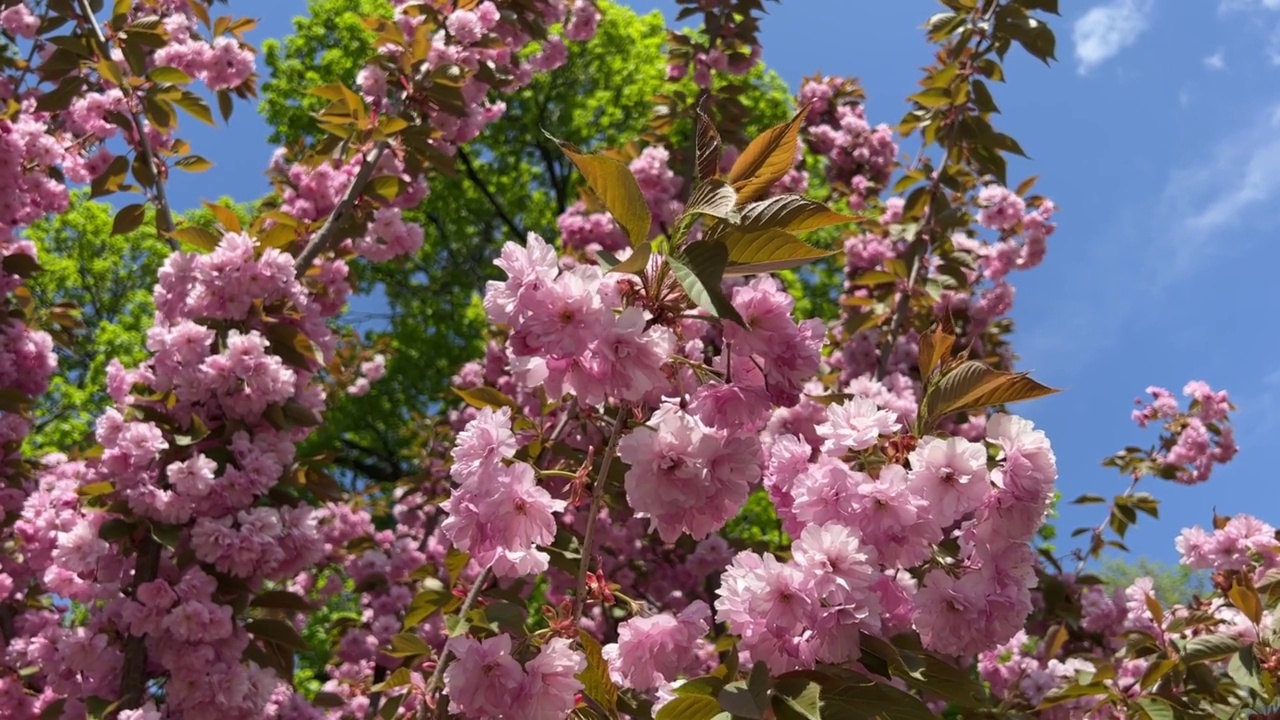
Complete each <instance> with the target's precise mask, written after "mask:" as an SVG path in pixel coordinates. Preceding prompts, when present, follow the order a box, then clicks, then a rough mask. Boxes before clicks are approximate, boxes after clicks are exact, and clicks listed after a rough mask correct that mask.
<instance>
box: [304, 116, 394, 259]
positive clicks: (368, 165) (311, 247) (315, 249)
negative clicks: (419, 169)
mask: <svg viewBox="0 0 1280 720" xmlns="http://www.w3.org/2000/svg"><path fill="white" fill-rule="evenodd" d="M389 147H390V143H388V142H387V141H385V140H383V141H382V142H380V143H378V144H377V145H375V146H374V148H373V152H371V153H369V154H368V155H367V156H365V158H364V161H363V162H362V163H361V164H360V170H359V171H358V172H356V176H355V177H354V178H352V179H351V185H350V186H349V187H347V191H346V192H345V193H343V195H342V199H341V200H339V201H338V204H337V206H336V207H334V208H333V212H331V213H329V217H328V218H327V219H325V221H324V225H321V226H320V229H319V230H318V231H317V232H316V234H315V235H314V236H312V238H311V241H310V242H308V243H307V246H306V248H304V249H303V250H302V253H301V254H300V255H298V261H297V262H296V263H294V269H295V270H297V272H298V275H302V274H303V273H305V272H306V271H307V270H308V269H309V268H310V267H311V263H313V262H315V259H316V258H317V257H320V253H322V252H324V251H325V250H328V249H329V246H330V245H332V244H334V243H335V242H337V241H338V231H339V228H340V227H341V223H342V221H343V220H344V219H345V218H346V216H347V214H348V213H350V212H351V211H352V210H354V209H355V206H356V201H358V200H359V199H360V196H361V194H363V193H364V188H365V186H366V185H368V184H369V179H370V178H372V177H373V171H374V170H376V169H377V166H378V162H379V161H380V160H382V155H383V153H385V152H386V151H387V149H388V148H389Z"/></svg>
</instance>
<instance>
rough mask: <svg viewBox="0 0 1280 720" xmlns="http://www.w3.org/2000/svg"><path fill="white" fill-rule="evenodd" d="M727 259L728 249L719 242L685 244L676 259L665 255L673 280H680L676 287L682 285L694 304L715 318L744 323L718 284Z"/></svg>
mask: <svg viewBox="0 0 1280 720" xmlns="http://www.w3.org/2000/svg"><path fill="white" fill-rule="evenodd" d="M728 261H729V250H728V248H726V247H725V246H724V245H722V244H721V243H712V242H706V241H699V242H696V243H693V244H692V245H690V246H688V247H686V248H685V249H684V251H683V252H682V253H681V254H680V257H679V258H676V257H674V256H673V257H668V258H667V263H668V264H669V265H670V266H671V270H672V272H674V273H675V275H676V280H679V281H680V287H682V288H684V291H685V293H686V294H687V295H688V296H689V299H690V300H692V301H693V303H694V304H695V305H697V306H698V307H700V308H702V309H703V310H706V311H707V312H709V313H712V314H713V315H715V316H716V317H718V318H723V319H726V320H732V321H733V322H735V323H737V324H739V325H743V326H745V325H746V323H744V322H743V320H742V316H741V315H739V314H738V311H737V309H736V308H734V307H733V303H731V302H729V298H728V297H727V296H726V295H725V294H724V289H723V288H722V287H721V286H720V283H721V281H722V278H724V270H725V265H726V264H727V263H728Z"/></svg>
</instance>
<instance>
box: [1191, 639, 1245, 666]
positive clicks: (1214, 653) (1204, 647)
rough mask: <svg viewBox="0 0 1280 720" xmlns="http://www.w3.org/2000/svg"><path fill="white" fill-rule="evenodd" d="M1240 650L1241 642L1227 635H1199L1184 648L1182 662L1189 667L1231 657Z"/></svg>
mask: <svg viewBox="0 0 1280 720" xmlns="http://www.w3.org/2000/svg"><path fill="white" fill-rule="evenodd" d="M1239 650H1240V641H1239V640H1237V639H1235V638H1233V637H1228V636H1226V635H1199V636H1197V637H1193V638H1191V639H1190V640H1188V641H1187V644H1186V645H1185V646H1184V647H1183V648H1182V661H1183V662H1185V663H1186V664H1188V665H1191V664H1194V663H1198V662H1213V661H1216V660H1222V659H1224V658H1228V657H1231V656H1232V655H1234V654H1235V653H1237V652H1239Z"/></svg>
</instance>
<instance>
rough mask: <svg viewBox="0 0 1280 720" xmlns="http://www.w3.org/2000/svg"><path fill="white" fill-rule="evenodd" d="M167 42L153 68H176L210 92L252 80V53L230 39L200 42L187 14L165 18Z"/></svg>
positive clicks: (191, 17) (231, 87)
mask: <svg viewBox="0 0 1280 720" xmlns="http://www.w3.org/2000/svg"><path fill="white" fill-rule="evenodd" d="M164 29H165V32H167V33H168V36H169V37H168V42H167V43H166V44H165V45H164V47H162V48H160V49H158V50H156V52H155V54H153V55H152V56H151V62H152V64H153V66H154V67H174V68H178V69H179V70H181V71H183V72H185V73H186V74H187V75H190V76H191V77H193V78H196V79H198V80H200V81H201V82H203V83H204V84H205V85H207V86H208V87H209V89H210V90H230V89H233V88H236V87H239V86H240V85H242V84H244V82H245V81H246V80H248V79H249V78H250V77H252V76H253V72H254V64H255V63H254V56H253V51H252V50H250V49H248V48H246V47H243V46H241V44H240V43H239V42H238V41H237V40H236V39H235V38H231V37H219V38H214V40H213V42H209V41H207V40H204V39H202V38H200V37H199V36H198V35H197V34H196V32H195V30H196V19H195V17H194V16H192V15H189V14H185V13H173V14H170V15H167V16H165V19H164Z"/></svg>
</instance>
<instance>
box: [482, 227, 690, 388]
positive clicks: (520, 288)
mask: <svg viewBox="0 0 1280 720" xmlns="http://www.w3.org/2000/svg"><path fill="white" fill-rule="evenodd" d="M497 264H498V266H499V267H501V268H502V269H503V270H504V271H506V273H507V276H508V277H507V280H505V281H490V282H489V283H488V285H487V287H486V291H485V297H484V306H485V309H486V310H487V311H488V313H489V319H490V320H491V321H492V322H494V323H495V324H498V325H504V326H506V327H507V328H509V330H510V340H509V352H510V354H511V368H512V371H513V373H514V374H515V376H516V378H517V380H518V381H519V382H520V383H521V384H523V385H525V386H526V387H537V386H542V387H545V388H546V390H547V394H548V396H552V397H561V396H563V395H565V394H566V393H572V394H574V395H576V396H577V397H578V398H579V400H580V401H581V402H583V403H585V404H588V405H598V404H600V403H602V402H604V400H605V398H606V397H609V398H614V399H617V400H623V401H639V400H642V399H645V398H652V399H653V400H657V399H660V398H661V394H660V393H661V391H662V390H665V389H667V388H668V387H669V385H670V382H669V380H668V377H667V373H666V370H665V369H664V365H665V363H666V362H667V359H668V357H670V355H671V353H672V351H673V348H674V344H675V336H674V334H673V333H672V332H671V331H670V330H668V329H667V328H665V327H662V326H660V325H658V326H654V327H650V328H646V324H647V323H646V320H647V316H646V314H645V312H644V311H642V310H640V309H639V308H627V309H626V310H622V308H621V304H622V299H621V289H620V287H619V283H618V282H613V281H611V280H606V279H605V276H604V274H603V273H602V272H601V270H600V268H598V267H596V266H593V265H578V266H576V267H574V268H573V269H571V270H564V271H562V270H561V269H560V267H559V264H558V261H557V257H556V252H555V250H554V249H553V248H552V247H551V246H550V245H547V243H546V242H545V241H544V240H543V239H542V238H540V237H538V236H537V235H533V234H530V236H529V239H528V243H527V245H526V247H523V248H522V247H520V246H519V245H516V244H515V243H507V245H506V246H505V247H503V249H502V256H501V258H500V259H499V260H498V261H497ZM622 282H626V281H622ZM619 310H621V311H620V312H615V311H619ZM655 393H657V394H655Z"/></svg>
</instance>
